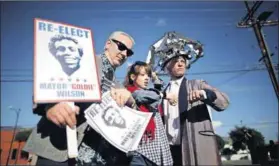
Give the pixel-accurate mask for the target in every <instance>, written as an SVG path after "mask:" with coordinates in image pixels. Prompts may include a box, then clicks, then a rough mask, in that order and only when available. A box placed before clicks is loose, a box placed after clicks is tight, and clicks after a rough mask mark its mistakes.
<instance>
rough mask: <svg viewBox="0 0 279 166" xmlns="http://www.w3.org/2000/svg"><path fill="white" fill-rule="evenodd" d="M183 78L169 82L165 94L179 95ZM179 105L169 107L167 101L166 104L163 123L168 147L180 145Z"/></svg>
mask: <svg viewBox="0 0 279 166" xmlns="http://www.w3.org/2000/svg"><path fill="white" fill-rule="evenodd" d="M183 78H184V77H182V78H180V79H178V80H171V81H170V85H169V87H168V89H167V92H171V93H174V94H177V96H178V94H179V88H180V85H181V82H182V80H183ZM178 105H179V103H178V102H177V104H176V105H175V106H173V105H171V104H170V103H169V102H168V101H167V104H166V106H167V107H166V108H167V109H165V111H164V112H165V115H166V116H165V118H166V119H165V121H166V130H167V136H168V141H169V143H170V145H179V144H180V119H179V107H178Z"/></svg>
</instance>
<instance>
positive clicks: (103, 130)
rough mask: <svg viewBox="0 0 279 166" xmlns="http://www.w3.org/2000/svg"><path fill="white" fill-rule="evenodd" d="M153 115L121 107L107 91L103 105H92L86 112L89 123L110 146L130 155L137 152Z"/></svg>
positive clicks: (103, 97) (103, 98)
mask: <svg viewBox="0 0 279 166" xmlns="http://www.w3.org/2000/svg"><path fill="white" fill-rule="evenodd" d="M151 116H152V113H146V112H141V111H137V110H134V109H131V108H129V107H126V106H125V107H123V108H121V107H119V106H118V105H117V104H116V102H115V101H114V100H113V99H112V97H111V96H110V91H107V92H106V93H104V94H103V96H102V103H100V104H92V105H91V106H90V107H89V108H88V109H86V111H85V118H86V120H87V123H88V124H89V125H90V126H91V127H92V128H93V129H94V130H95V131H97V132H98V133H100V134H101V135H102V136H103V137H104V138H105V139H106V140H107V141H108V142H109V143H110V144H112V145H113V146H115V147H116V148H118V149H119V150H121V151H123V152H125V153H128V152H129V151H134V150H137V147H138V145H139V142H140V140H141V138H142V135H143V133H144V131H145V128H146V126H147V124H148V123H149V120H150V118H151Z"/></svg>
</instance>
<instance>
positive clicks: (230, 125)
mask: <svg viewBox="0 0 279 166" xmlns="http://www.w3.org/2000/svg"><path fill="white" fill-rule="evenodd" d="M278 123H279V122H278V121H277V122H272V121H270V122H255V123H246V124H242V125H241V126H248V125H249V126H257V125H273V124H278ZM232 126H239V124H227V125H226V124H225V125H223V124H222V125H221V126H219V127H232Z"/></svg>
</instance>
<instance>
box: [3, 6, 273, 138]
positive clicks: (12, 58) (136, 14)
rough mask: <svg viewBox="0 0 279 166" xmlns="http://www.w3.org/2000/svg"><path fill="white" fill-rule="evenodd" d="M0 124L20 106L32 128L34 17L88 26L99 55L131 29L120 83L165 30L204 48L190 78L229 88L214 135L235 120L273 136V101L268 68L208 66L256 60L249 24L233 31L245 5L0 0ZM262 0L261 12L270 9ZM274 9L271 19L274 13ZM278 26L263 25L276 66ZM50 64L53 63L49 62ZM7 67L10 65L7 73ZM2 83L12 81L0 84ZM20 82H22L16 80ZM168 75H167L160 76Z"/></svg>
mask: <svg viewBox="0 0 279 166" xmlns="http://www.w3.org/2000/svg"><path fill="white" fill-rule="evenodd" d="M1 3H2V8H1V126H11V125H14V123H15V117H16V116H15V113H14V112H13V111H11V110H9V109H8V106H10V105H12V106H14V107H15V108H21V110H22V111H21V113H20V119H19V125H20V126H26V127H33V126H35V125H36V123H37V122H38V120H39V117H38V116H36V115H33V114H32V110H31V106H32V93H33V91H32V86H33V83H32V81H31V80H32V77H33V72H32V69H33V44H34V43H33V18H35V17H37V18H42V19H48V20H53V21H57V22H64V23H68V24H73V25H77V26H81V27H87V28H90V29H92V31H93V35H94V42H95V50H96V52H97V53H101V52H102V49H103V46H104V43H105V40H106V39H107V37H108V35H109V34H110V33H111V32H112V31H115V30H122V31H126V32H128V33H130V34H131V35H132V36H133V37H134V39H135V41H136V45H135V48H134V52H135V55H134V56H133V57H132V58H131V59H130V60H128V62H127V63H126V64H124V65H123V66H122V67H121V68H119V69H118V71H117V73H116V75H117V77H118V78H119V79H120V80H121V79H122V78H123V77H124V76H125V75H124V74H125V73H126V68H127V64H129V63H132V62H134V61H136V60H145V58H146V56H147V52H148V48H149V46H150V45H151V44H153V43H154V42H155V41H156V40H158V39H159V38H160V37H162V35H163V34H164V33H165V32H167V31H177V32H179V33H182V34H184V35H185V36H186V37H189V38H192V39H195V40H199V41H201V42H202V43H203V44H204V45H205V48H204V49H205V56H204V58H202V59H200V60H199V61H198V62H197V63H195V64H194V65H193V66H192V67H191V69H190V70H189V75H188V78H189V79H194V78H197V79H205V80H207V82H208V83H209V84H211V85H212V86H215V87H217V88H219V89H220V90H222V91H224V92H226V93H227V94H228V95H229V97H230V102H231V104H230V106H229V108H228V109H227V110H226V111H224V112H214V113H213V119H214V121H216V122H215V123H216V124H217V126H219V127H217V128H216V132H217V133H218V134H220V135H222V136H226V135H227V133H228V131H230V130H231V129H232V128H234V126H235V125H240V123H241V121H242V124H246V125H247V126H249V127H252V128H256V129H258V130H260V131H261V132H262V133H263V135H264V136H265V137H266V140H269V139H276V138H278V123H272V122H278V102H277V99H276V95H275V93H274V91H273V87H272V84H271V81H270V79H269V76H268V72H267V71H266V70H263V71H250V72H234V73H223V74H216V73H215V74H198V75H193V74H191V73H202V72H210V71H224V70H243V69H251V68H253V67H255V66H256V65H257V64H258V63H259V62H258V60H259V58H260V57H261V52H260V49H259V47H258V44H257V40H256V37H255V34H254V32H253V30H252V29H246V28H237V27H236V24H237V22H238V21H240V19H241V18H242V17H243V16H244V15H245V14H246V9H245V5H244V3H243V2H1ZM274 6H275V2H264V3H263V5H262V6H261V7H260V10H259V12H260V11H263V10H266V9H274ZM276 15H278V8H277V9H276V10H275V13H274V14H273V15H272V16H271V18H270V19H278V17H277V18H276ZM277 28H278V27H265V28H264V29H263V31H264V34H265V37H266V41H267V43H268V46H269V49H270V51H271V52H274V53H275V55H274V56H273V62H274V63H277V64H278V29H277ZM50 67H51V66H50ZM10 69H12V70H10ZM7 80H16V81H17V82H15V81H9V82H5V81H7ZM19 80H25V82H22V81H19ZM164 80H167V78H164Z"/></svg>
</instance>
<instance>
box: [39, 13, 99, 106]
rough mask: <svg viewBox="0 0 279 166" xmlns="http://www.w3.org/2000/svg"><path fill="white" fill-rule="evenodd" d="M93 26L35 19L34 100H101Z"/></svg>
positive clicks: (41, 101)
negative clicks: (83, 26)
mask: <svg viewBox="0 0 279 166" xmlns="http://www.w3.org/2000/svg"><path fill="white" fill-rule="evenodd" d="M98 79H99V77H98V72H97V66H96V61H95V51H94V45H93V37H92V32H91V30H90V29H86V28H82V27H77V26H74V25H69V24H64V23H59V22H53V21H49V20H42V19H38V18H36V19H35V20H34V102H35V103H44V102H58V101H74V102H77V101H83V102H86V101H88V102H89V101H100V100H101V92H100V86H99V81H98Z"/></svg>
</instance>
